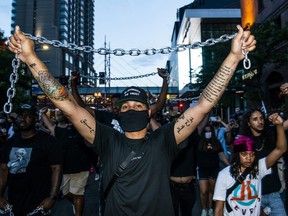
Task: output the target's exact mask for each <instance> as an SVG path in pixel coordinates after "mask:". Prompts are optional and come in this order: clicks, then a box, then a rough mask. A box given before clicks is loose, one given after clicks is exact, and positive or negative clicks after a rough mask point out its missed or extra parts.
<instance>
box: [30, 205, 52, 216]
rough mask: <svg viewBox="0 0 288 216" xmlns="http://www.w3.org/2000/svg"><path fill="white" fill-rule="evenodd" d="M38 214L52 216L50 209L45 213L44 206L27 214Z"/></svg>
mask: <svg viewBox="0 0 288 216" xmlns="http://www.w3.org/2000/svg"><path fill="white" fill-rule="evenodd" d="M38 212H41V214H42V215H50V214H51V210H50V209H49V210H48V211H45V210H44V208H43V206H38V207H37V208H36V209H35V210H34V211H33V212H31V213H29V214H27V216H32V215H35V214H37V213H38Z"/></svg>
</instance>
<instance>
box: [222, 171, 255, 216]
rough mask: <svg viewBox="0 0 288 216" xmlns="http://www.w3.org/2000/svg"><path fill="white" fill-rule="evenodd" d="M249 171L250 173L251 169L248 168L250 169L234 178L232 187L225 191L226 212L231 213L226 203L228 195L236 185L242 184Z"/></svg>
mask: <svg viewBox="0 0 288 216" xmlns="http://www.w3.org/2000/svg"><path fill="white" fill-rule="evenodd" d="M250 171H251V168H250V167H248V168H246V169H245V171H244V172H243V173H242V174H241V175H239V176H238V177H237V178H236V182H235V183H234V184H233V185H232V187H230V188H229V189H228V190H227V191H226V199H225V203H226V209H227V211H228V212H229V213H230V212H231V211H232V209H231V206H230V205H229V203H228V200H227V198H228V196H229V194H231V193H232V191H233V190H234V189H235V188H236V187H237V186H238V185H240V184H242V182H243V181H244V180H245V179H246V176H247V175H248V174H249V173H250Z"/></svg>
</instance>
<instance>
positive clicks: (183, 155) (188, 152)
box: [171, 130, 200, 177]
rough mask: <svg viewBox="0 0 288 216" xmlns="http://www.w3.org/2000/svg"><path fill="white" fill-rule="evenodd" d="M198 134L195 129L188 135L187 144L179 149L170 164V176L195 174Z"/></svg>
mask: <svg viewBox="0 0 288 216" xmlns="http://www.w3.org/2000/svg"><path fill="white" fill-rule="evenodd" d="M199 138H200V136H199V135H198V130H195V131H194V132H193V133H192V134H191V135H190V136H189V137H188V145H187V146H186V147H185V148H184V149H182V150H181V152H180V153H179V154H178V155H177V157H176V158H175V159H174V161H173V163H172V165H171V176H175V177H185V176H195V175H196V149H195V148H197V144H198V142H199Z"/></svg>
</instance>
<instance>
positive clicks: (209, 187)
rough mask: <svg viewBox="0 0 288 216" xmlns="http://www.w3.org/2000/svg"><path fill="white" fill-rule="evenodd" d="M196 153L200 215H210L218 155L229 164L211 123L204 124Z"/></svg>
mask: <svg viewBox="0 0 288 216" xmlns="http://www.w3.org/2000/svg"><path fill="white" fill-rule="evenodd" d="M196 155H197V157H196V158H197V160H196V161H197V166H198V179H199V188H200V199H201V206H202V213H201V216H206V215H209V216H212V215H213V199H212V196H213V193H214V187H215V181H216V178H217V175H218V172H219V169H220V166H219V157H220V158H221V159H222V160H223V162H224V163H225V165H226V166H228V165H229V161H228V159H227V158H226V156H225V154H224V152H223V148H222V146H221V143H220V141H219V140H218V139H217V137H216V135H215V130H214V128H213V126H212V125H206V126H205V128H204V130H203V131H202V133H201V137H200V141H199V144H198V148H197V154H196Z"/></svg>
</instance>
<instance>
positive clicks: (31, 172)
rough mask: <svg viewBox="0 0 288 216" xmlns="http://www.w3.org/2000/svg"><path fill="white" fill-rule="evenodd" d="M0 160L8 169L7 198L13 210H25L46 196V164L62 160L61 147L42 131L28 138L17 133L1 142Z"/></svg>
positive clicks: (48, 178) (48, 174) (48, 177)
mask: <svg viewBox="0 0 288 216" xmlns="http://www.w3.org/2000/svg"><path fill="white" fill-rule="evenodd" d="M1 163H5V164H7V166H8V168H9V172H8V181H7V183H8V188H9V189H8V198H9V201H10V202H11V204H12V205H13V209H15V210H16V211H17V210H18V211H20V212H21V211H22V213H25V212H26V213H29V212H31V211H33V210H34V209H35V208H36V207H37V206H38V205H39V204H40V203H41V201H42V200H44V199H45V198H46V197H48V196H49V195H50V188H51V174H52V171H51V167H50V165H57V164H61V163H62V150H61V147H60V146H59V144H58V142H57V140H56V139H55V138H54V137H52V136H51V135H49V134H47V133H45V132H42V131H39V132H38V133H37V134H36V135H35V136H34V137H32V138H29V139H23V138H21V136H20V133H18V134H15V135H14V136H13V137H12V138H10V139H9V140H7V142H6V143H5V145H4V147H3V150H2V157H1ZM19 209H21V210H19Z"/></svg>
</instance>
